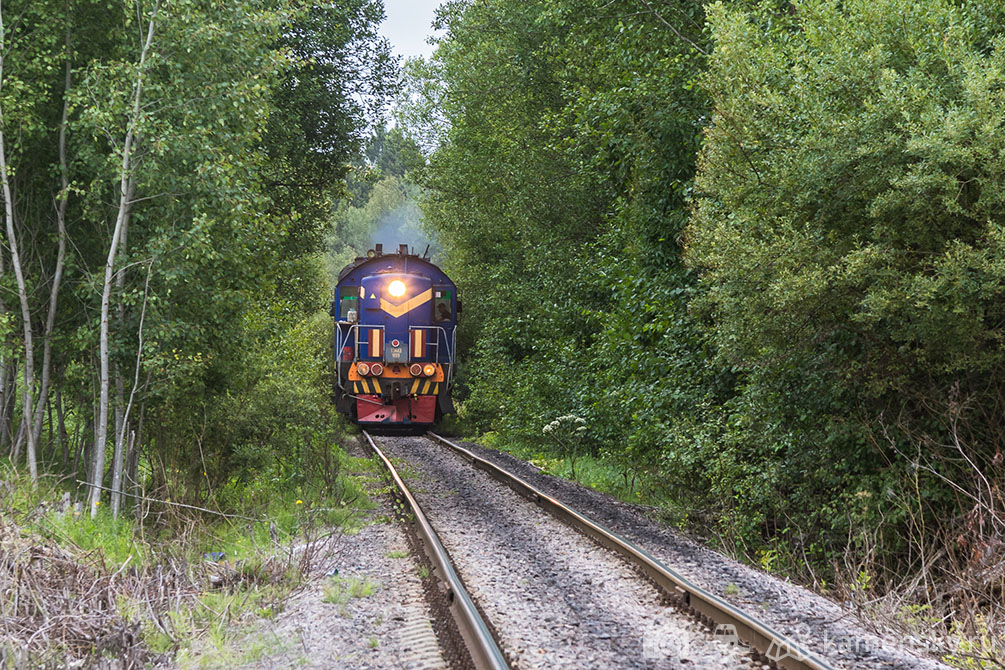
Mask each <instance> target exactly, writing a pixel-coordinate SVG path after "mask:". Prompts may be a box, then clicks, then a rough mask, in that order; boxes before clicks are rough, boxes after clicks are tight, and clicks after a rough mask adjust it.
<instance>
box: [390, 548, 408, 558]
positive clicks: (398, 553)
mask: <svg viewBox="0 0 1005 670" xmlns="http://www.w3.org/2000/svg"><path fill="white" fill-rule="evenodd" d="M408 556H409V553H408V552H407V551H402V550H401V549H395V550H393V551H389V552H387V557H388V558H408Z"/></svg>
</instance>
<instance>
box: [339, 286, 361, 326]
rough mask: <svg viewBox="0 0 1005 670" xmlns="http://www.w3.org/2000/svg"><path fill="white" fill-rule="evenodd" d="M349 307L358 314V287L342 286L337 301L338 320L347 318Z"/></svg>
mask: <svg viewBox="0 0 1005 670" xmlns="http://www.w3.org/2000/svg"><path fill="white" fill-rule="evenodd" d="M351 309H352V310H356V313H357V314H359V287H358V286H343V287H342V295H341V296H340V299H339V303H338V318H339V321H345V320H347V319H348V318H349V310H351Z"/></svg>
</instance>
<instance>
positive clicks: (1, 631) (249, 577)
mask: <svg viewBox="0 0 1005 670" xmlns="http://www.w3.org/2000/svg"><path fill="white" fill-rule="evenodd" d="M333 451H334V453H335V456H336V457H337V459H338V462H339V463H340V468H339V469H340V472H339V474H338V477H337V479H336V485H335V486H321V485H319V484H317V483H314V484H312V483H310V482H300V483H299V484H295V485H291V484H290V482H285V481H284V482H277V481H256V482H248V483H239V482H236V481H234V482H230V483H228V485H227V487H226V490H225V491H221V492H220V494H219V495H218V498H226V499H227V500H228V503H229V504H228V505H227V506H226V508H225V509H226V513H225V514H224V513H222V512H220V513H211V512H207V511H200V510H195V509H190V508H187V507H182V506H179V505H178V504H176V503H175V504H172V502H171V501H168V500H145V501H143V502H142V504H141V505H140V506H136V507H129V508H127V509H126V511H125V512H124V513H123V514H122V515H120V517H119V519H118V520H114V519H112V517H111V514H110V512H109V511H108V510H105V509H99V510H98V513H97V515H96V517H95V518H94V519H91V518H90V515H89V514H88V513H87V510H84V509H82V508H81V506H80V505H76V506H75V505H74V504H73V503H70V504H67V503H66V501H67V499H68V498H67V497H64V487H63V485H62V484H61V483H57V482H55V481H53V480H43V482H42V483H41V484H40V485H39V486H38V487H32V486H31V483H30V481H29V479H28V477H27V476H26V475H25V474H23V473H20V472H17V471H13V470H11V469H9V468H2V469H0V667H4V668H6V667H8V666H9V667H30V668H57V667H58V668H62V667H69V665H68V664H70V665H74V667H79V668H88V667H92V666H94V665H96V664H98V663H99V662H100V660H101V659H103V658H108V659H120V660H121V661H122V662H123V664H124V665H123V667H124V669H128V668H142V667H147V666H149V665H151V664H153V665H158V666H159V665H162V664H165V663H171V662H175V663H176V664H177V665H178V666H180V667H224V666H232V665H233V664H239V663H243V662H248V661H252V660H254V659H255V658H256V657H258V656H260V655H262V654H265V653H268V652H269V651H270V650H271V649H272V648H273V647H275V646H276V645H280V644H281V642H279V641H275V640H273V641H269V642H265V641H262V640H258V641H254V640H252V638H248V637H247V636H246V635H243V633H244V632H246V630H247V626H248V625H250V624H252V623H253V622H255V621H256V620H259V619H261V618H271V617H274V616H275V615H276V614H277V613H278V612H279V611H281V610H282V608H283V607H284V605H285V603H286V601H287V600H288V598H289V597H290V596H291V595H292V594H293V593H295V592H296V591H297V590H298V589H299V588H301V587H302V586H303V585H304V583H305V582H306V579H307V578H308V577H310V576H311V575H317V574H319V573H323V572H324V571H326V570H328V569H329V566H331V565H333V564H334V562H335V561H337V560H338V549H339V542H340V540H341V538H342V537H343V536H344V535H345V534H347V533H353V532H355V531H357V530H358V528H359V527H360V524H361V515H362V512H363V511H365V509H366V508H367V507H368V506H370V503H369V502H368V500H367V498H366V496H365V495H364V494H363V492H362V490H361V489H360V488H359V486H358V484H357V482H356V480H355V479H354V478H352V477H351V476H348V475H346V474H345V473H343V472H342V467H341V464H342V463H348V461H349V460H350V459H348V457H347V456H345V454H344V452H342V451H341V449H338V448H333ZM350 467H352V466H351V465H350ZM81 497H82V496H81Z"/></svg>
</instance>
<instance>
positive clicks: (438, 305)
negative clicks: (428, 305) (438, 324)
mask: <svg viewBox="0 0 1005 670" xmlns="http://www.w3.org/2000/svg"><path fill="white" fill-rule="evenodd" d="M451 294H452V291H451V290H450V289H444V288H437V289H433V320H435V321H453V319H454V308H453V302H452V300H451Z"/></svg>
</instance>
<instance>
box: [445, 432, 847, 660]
mask: <svg viewBox="0 0 1005 670" xmlns="http://www.w3.org/2000/svg"><path fill="white" fill-rule="evenodd" d="M427 435H428V436H430V437H432V438H433V439H435V440H436V441H438V442H440V443H441V444H444V445H445V446H447V447H449V448H451V449H453V450H454V451H455V452H457V453H458V454H460V455H461V456H462V457H464V458H465V459H467V460H468V461H470V462H471V463H472V464H473V465H474V466H475V467H477V468H479V469H480V470H484V471H485V472H487V473H488V474H489V475H491V476H492V477H494V478H496V479H498V480H499V481H501V482H503V483H504V484H506V485H507V486H509V487H510V488H512V489H513V490H514V491H516V492H517V493H519V494H520V495H522V496H524V497H525V498H528V499H529V500H531V501H533V502H535V503H537V504H538V505H539V506H540V507H541V508H543V509H544V510H545V511H547V512H549V513H550V514H551V515H552V516H554V517H556V518H558V519H559V520H560V521H562V522H564V523H566V524H569V525H570V526H573V527H574V528H576V529H578V530H579V531H581V532H583V533H585V534H586V535H588V536H590V537H591V538H593V539H594V540H596V541H597V542H599V543H600V544H601V545H603V546H605V547H607V548H609V549H611V550H612V551H614V552H616V553H618V554H620V555H621V556H623V557H624V558H626V559H627V560H628V561H629V562H630V563H631V564H633V565H634V566H636V567H637V568H639V569H641V570H642V572H643V573H644V574H645V575H646V576H647V577H648V578H649V579H651V580H652V581H653V582H654V583H655V584H656V585H657V587H659V588H660V589H661V590H662V591H663V592H664V593H666V595H668V596H669V597H671V598H679V599H682V600H683V603H684V605H685V606H686V607H688V608H690V609H692V610H693V611H694V612H695V613H696V614H697V615H698V616H699V617H701V618H703V620H704V621H705V622H706V623H708V624H709V625H710V627H715V626H717V625H731V626H733V627H734V628H735V630H736V634H737V636H738V637H739V638H740V640H742V641H743V642H745V643H746V644H748V645H750V647H751V649H752V650H753V651H755V652H756V654H757V657H758V659H759V660H763V661H765V662H768V663H770V664H771V665H774V666H775V667H778V668H783V669H784V670H835V668H834V666H832V665H830V664H829V663H827V662H826V661H824V660H821V659H820V658H819V657H817V656H815V655H814V654H813V653H812V652H810V651H809V650H808V649H806V648H805V647H803V646H802V645H800V644H798V643H797V642H795V641H794V640H791V639H789V638H788V637H786V636H785V635H784V634H782V633H779V632H777V631H775V630H773V629H772V628H771V627H770V626H768V625H767V624H764V623H762V622H760V621H758V620H757V619H755V618H754V617H752V616H750V615H749V614H747V613H745V612H743V611H742V610H739V609H737V608H736V607H734V606H733V605H730V604H729V603H727V602H726V601H725V600H722V599H721V598H719V597H718V596H716V595H714V594H712V593H709V592H708V591H706V590H705V589H703V588H701V587H700V586H698V585H696V584H693V583H691V582H690V581H688V580H687V579H685V578H684V577H683V576H682V575H680V574H679V573H677V572H676V571H675V570H672V569H671V568H669V567H667V566H666V565H664V564H663V563H661V562H660V561H659V560H657V559H656V558H654V557H653V556H652V555H650V554H649V553H648V552H647V551H645V550H644V549H642V548H640V547H637V546H635V545H634V544H632V543H631V542H629V541H628V540H626V539H624V538H622V537H620V536H619V535H617V534H615V533H614V532H612V531H610V530H608V529H607V528H605V527H604V526H602V525H600V524H599V523H597V522H595V521H593V520H591V519H588V518H587V517H585V516H583V515H581V514H579V513H578V512H576V511H575V510H573V509H572V508H570V507H568V506H567V505H564V504H563V503H561V502H559V501H558V500H556V499H555V498H552V497H551V496H549V495H548V494H546V493H544V492H543V491H541V490H539V489H537V488H535V487H534V486H533V485H531V484H529V483H528V482H526V481H525V480H523V479H521V478H520V477H518V476H517V475H514V474H512V473H510V472H508V471H506V470H505V469H503V468H501V467H499V466H498V465H496V464H495V463H492V462H490V461H487V460H485V459H484V458H481V457H480V456H478V455H476V454H474V453H473V452H472V451H470V450H468V449H465V448H464V447H461V446H459V445H456V444H454V443H453V442H451V441H449V440H447V439H446V438H444V437H441V436H439V435H437V434H436V433H432V432H430V433H427Z"/></svg>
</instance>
